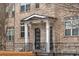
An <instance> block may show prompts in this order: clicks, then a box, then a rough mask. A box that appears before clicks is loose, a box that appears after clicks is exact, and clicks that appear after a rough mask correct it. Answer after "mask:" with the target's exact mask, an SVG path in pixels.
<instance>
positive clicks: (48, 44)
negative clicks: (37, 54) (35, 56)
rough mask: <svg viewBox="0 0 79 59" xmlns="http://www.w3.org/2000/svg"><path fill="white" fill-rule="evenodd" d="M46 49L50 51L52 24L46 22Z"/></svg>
mask: <svg viewBox="0 0 79 59" xmlns="http://www.w3.org/2000/svg"><path fill="white" fill-rule="evenodd" d="M46 51H47V52H50V24H49V22H48V21H47V22H46Z"/></svg>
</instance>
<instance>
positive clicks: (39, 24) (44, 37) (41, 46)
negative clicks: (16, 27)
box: [24, 15, 56, 53]
mask: <svg viewBox="0 0 79 59" xmlns="http://www.w3.org/2000/svg"><path fill="white" fill-rule="evenodd" d="M24 20H25V44H26V46H27V43H29V42H31V43H32V44H33V47H31V48H33V50H41V51H45V52H48V53H49V52H50V49H51V48H50V47H51V46H53V45H51V44H50V43H51V42H50V39H52V43H53V37H50V35H51V34H50V27H53V22H54V21H55V20H56V19H55V18H53V17H49V16H43V15H32V16H30V17H27V18H25V19H24ZM28 32H29V33H28ZM50 45H51V46H50ZM27 47H28V46H27Z"/></svg>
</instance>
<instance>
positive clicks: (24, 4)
mask: <svg viewBox="0 0 79 59" xmlns="http://www.w3.org/2000/svg"><path fill="white" fill-rule="evenodd" d="M28 4H29V3H21V4H20V9H21V6H24V8H25V9H24V11H21V10H20V11H21V12H26V11H27V10H26V8H27V7H26V5H28ZM29 8H30V7H29Z"/></svg>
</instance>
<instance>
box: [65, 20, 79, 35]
mask: <svg viewBox="0 0 79 59" xmlns="http://www.w3.org/2000/svg"><path fill="white" fill-rule="evenodd" d="M75 20H79V19H75ZM68 21H70V22H71V26H72V22H73V20H65V22H68ZM65 22H64V25H65ZM70 29H71V34H70V35H65V30H66V27H65V30H64V35H65V36H79V33H78V35H72V30H73V27H71V28H70ZM78 32H79V30H78Z"/></svg>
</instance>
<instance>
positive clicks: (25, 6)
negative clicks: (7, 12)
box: [20, 3, 30, 12]
mask: <svg viewBox="0 0 79 59" xmlns="http://www.w3.org/2000/svg"><path fill="white" fill-rule="evenodd" d="M28 10H30V4H27V3H21V5H20V11H21V12H26V11H28Z"/></svg>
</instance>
